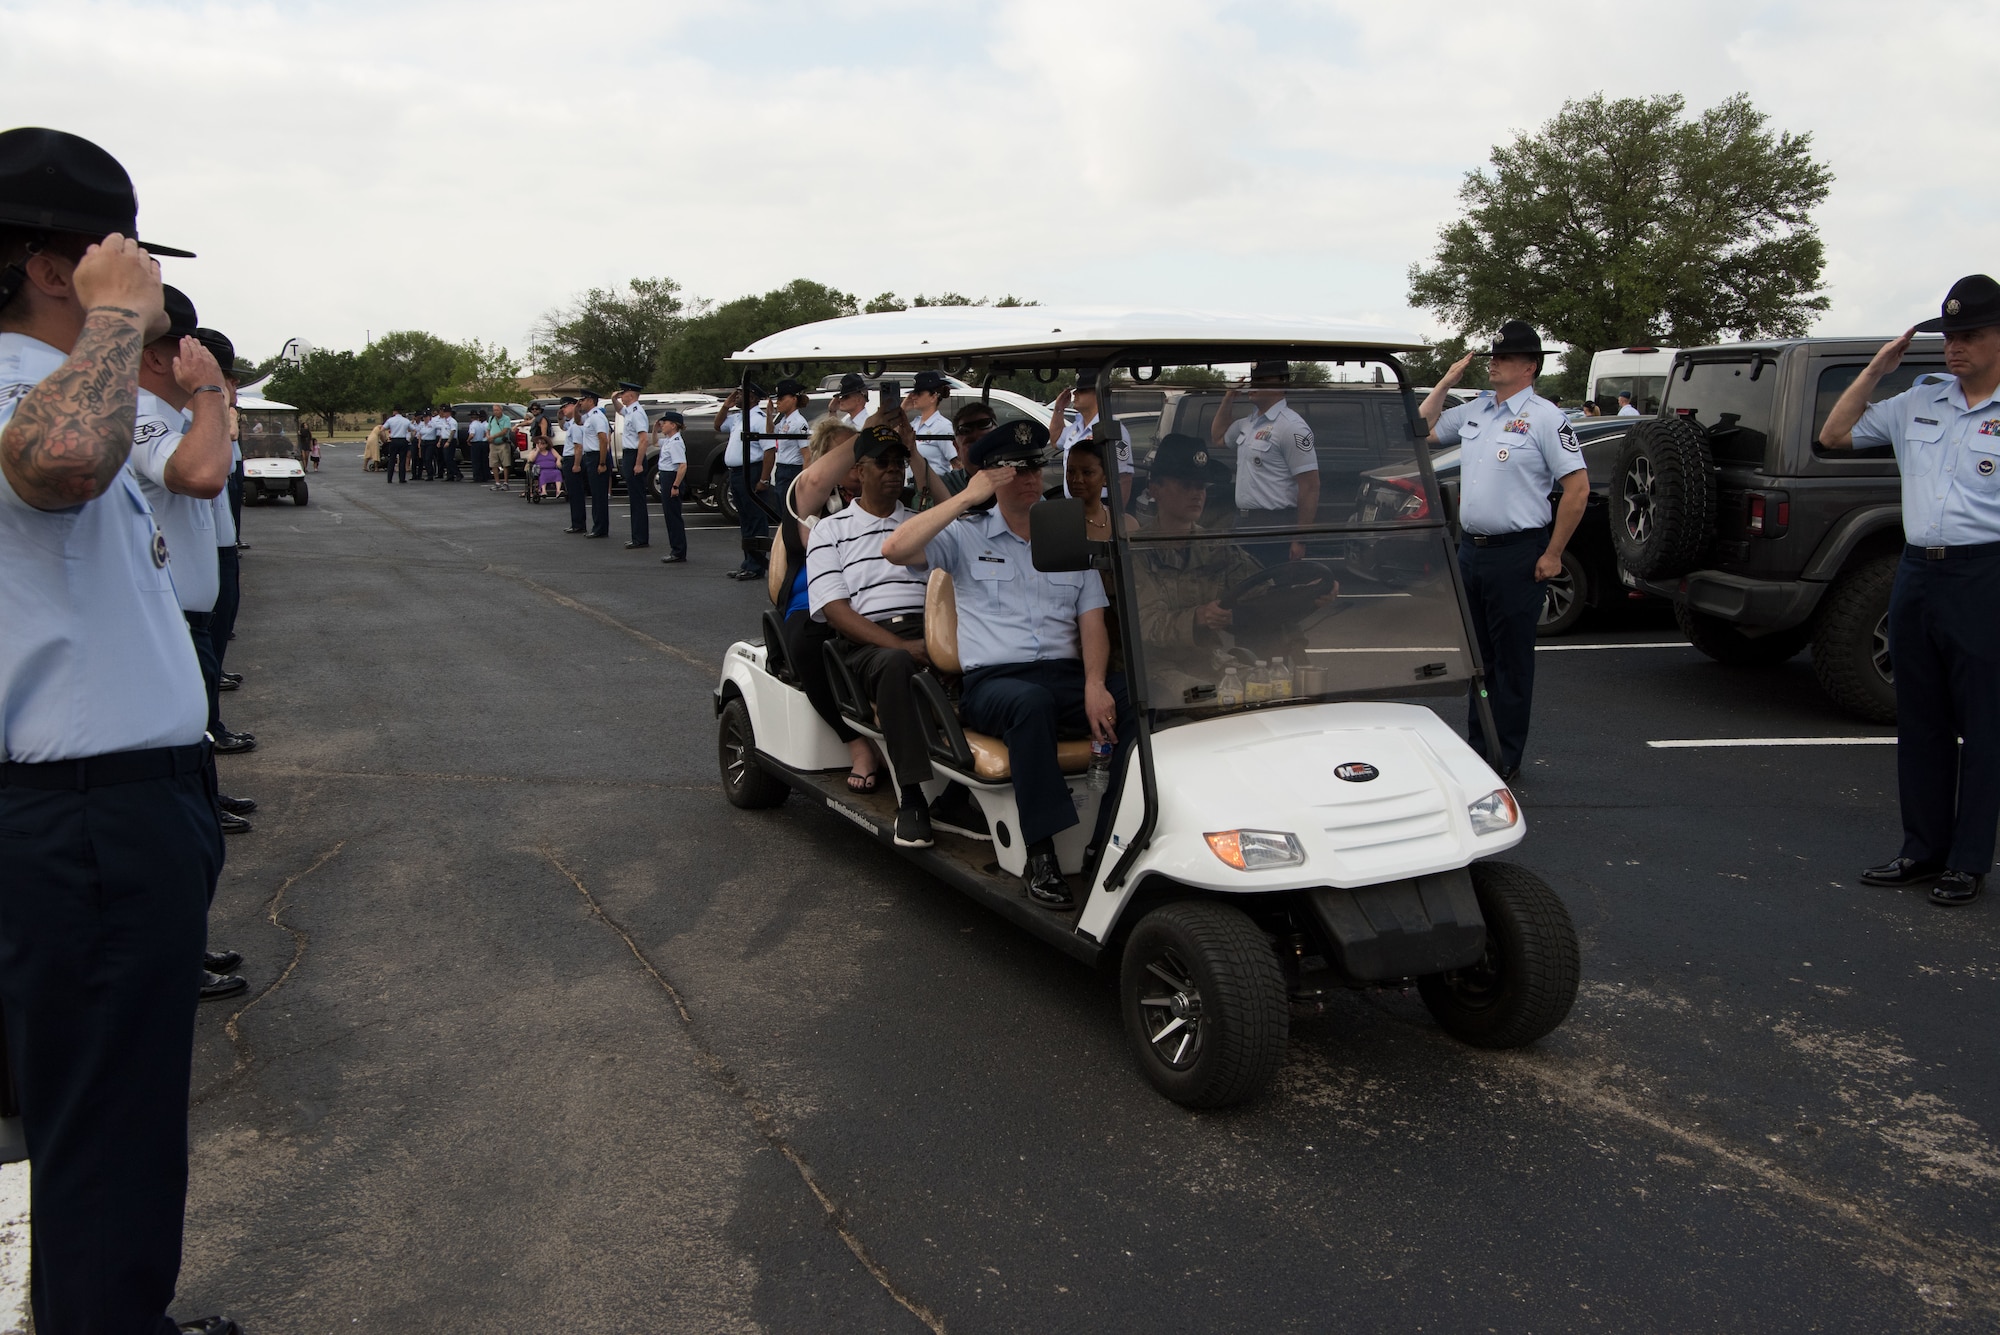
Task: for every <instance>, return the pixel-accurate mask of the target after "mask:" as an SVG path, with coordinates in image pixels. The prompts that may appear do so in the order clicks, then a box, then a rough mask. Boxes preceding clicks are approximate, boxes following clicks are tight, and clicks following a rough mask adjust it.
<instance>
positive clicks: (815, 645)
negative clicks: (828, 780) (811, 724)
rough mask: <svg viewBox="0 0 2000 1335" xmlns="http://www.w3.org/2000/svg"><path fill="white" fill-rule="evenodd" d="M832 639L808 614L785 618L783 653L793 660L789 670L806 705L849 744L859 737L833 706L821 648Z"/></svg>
mask: <svg viewBox="0 0 2000 1335" xmlns="http://www.w3.org/2000/svg"><path fill="white" fill-rule="evenodd" d="M834 638H836V637H835V635H834V633H833V628H832V627H831V626H829V625H827V624H826V623H825V622H824V621H814V620H813V619H812V613H811V612H808V611H805V610H803V609H801V610H799V611H797V612H794V613H792V614H791V615H790V616H788V617H786V618H785V653H786V654H787V655H788V656H789V657H790V658H791V660H792V671H793V672H795V673H797V674H798V678H799V685H800V686H801V687H802V688H804V690H805V693H806V700H807V702H808V703H810V704H811V705H812V707H813V712H814V713H816V714H818V715H819V716H820V717H821V718H823V719H825V720H826V726H827V727H829V728H832V729H833V731H834V734H835V735H836V736H838V737H839V738H840V740H841V741H842V742H851V741H853V740H854V739H855V738H856V737H859V736H860V735H861V734H860V733H858V732H856V731H855V730H854V729H853V728H852V727H850V726H849V725H848V722H847V720H846V718H844V717H843V716H842V715H841V712H840V706H839V705H837V704H835V703H834V700H833V686H832V684H831V683H830V682H829V681H828V680H827V676H826V655H825V653H824V652H823V651H822V648H821V646H823V645H824V644H826V642H827V641H828V640H831V639H834Z"/></svg>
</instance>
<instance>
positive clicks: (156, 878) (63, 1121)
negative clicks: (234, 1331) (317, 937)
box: [0, 747, 222, 1335]
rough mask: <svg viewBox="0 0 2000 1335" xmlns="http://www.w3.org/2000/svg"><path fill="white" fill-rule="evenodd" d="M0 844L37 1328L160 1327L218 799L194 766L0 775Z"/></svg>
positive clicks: (176, 1215) (1, 950) (4, 973)
mask: <svg viewBox="0 0 2000 1335" xmlns="http://www.w3.org/2000/svg"><path fill="white" fill-rule="evenodd" d="M186 750H187V751H188V752H190V753H193V752H194V751H195V748H192V747H189V748H186ZM0 850H4V852H5V857H4V858H0V1009H4V1011H5V1017H6V1026H7V1050H8V1054H9V1057H10V1060H11V1063H12V1067H13V1074H14V1082H15V1086H16V1088H17V1090H18V1091H19V1094H20V1101H21V1119H22V1124H23V1129H24V1130H25V1132H26V1134H27V1142H28V1156H29V1159H30V1162H31V1168H30V1173H31V1183H30V1195H31V1207H30V1208H31V1211H32V1217H33V1220H34V1223H33V1262H32V1286H33V1297H34V1309H35V1324H36V1327H37V1328H38V1329H40V1330H43V1331H49V1332H66V1331H106V1332H109V1331H120V1332H123V1331H132V1332H140V1331H144V1332H148V1335H151V1333H152V1332H161V1333H162V1335H172V1332H173V1331H174V1329H175V1327H174V1323H173V1322H172V1321H170V1320H168V1319H167V1317H166V1315H165V1313H166V1309H167V1304H168V1303H170V1302H172V1301H173V1297H174V1282H175V1279H176V1277H177V1276H178V1275H179V1273H180V1264H181V1221H182V1211H183V1209H184V1206H185V1201H186V1196H187V1162H188V1158H187V1152H188V1141H187V1137H188V1116H187V1105H188V1067H189V1063H190V1061H191V1060H192V1059H193V1054H194V1012H195V1005H196V998H197V989H198V988H199V986H200V984H199V976H200V970H199V968H198V967H197V964H198V962H199V960H200V958H201V951H202V949H203V947H204V946H205V944H206V942H207V927H206V922H207V913H208V900H209V895H210V893H211V891H212V888H213V887H214V885H215V879H216V876H217V875H218V873H219V871H220V869H221V866H222V833H221V830H220V829H219V828H218V827H217V825H216V820H215V805H214V793H213V792H212V790H211V789H210V786H209V781H208V779H207V776H206V774H205V773H204V772H203V768H202V766H201V764H200V762H199V761H196V762H194V763H192V764H191V765H190V766H189V767H188V769H187V772H184V773H179V774H176V775H175V776H174V777H172V778H159V779H146V780H141V781H139V782H135V783H122V784H112V785H108V786H105V787H99V788H92V789H89V790H87V791H83V792H78V791H76V790H74V789H70V790H63V791H49V790H43V789H33V788H25V787H21V786H18V785H9V784H5V783H0Z"/></svg>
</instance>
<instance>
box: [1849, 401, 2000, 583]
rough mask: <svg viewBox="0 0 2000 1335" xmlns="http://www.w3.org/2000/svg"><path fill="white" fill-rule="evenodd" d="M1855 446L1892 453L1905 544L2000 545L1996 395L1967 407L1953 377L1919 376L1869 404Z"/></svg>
mask: <svg viewBox="0 0 2000 1335" xmlns="http://www.w3.org/2000/svg"><path fill="white" fill-rule="evenodd" d="M1854 443H1855V444H1856V445H1888V446H1890V447H1892V448H1893V449H1894V450H1895V451H1896V466H1897V467H1898V468H1899V469H1901V470H1902V473H1903V537H1904V539H1905V540H1906V541H1908V542H1911V543H1914V544H1915V545H1916V546H1918V547H1971V546H1975V545H1977V544H1979V543H1984V542H2000V394H1993V395H1989V396H1988V397H1986V398H1985V399H1983V400H1981V401H1980V402H1979V403H1977V404H1968V403H1966V401H1965V390H1964V389H1963V388H1961V387H1960V385H1959V383H1958V377H1957V376H1949V375H1946V376H1936V377H1931V376H1926V377H1924V378H1923V379H1922V380H1920V381H1919V382H1918V383H1917V384H1915V385H1913V386H1911V387H1910V388H1909V389H1906V390H1904V391H1903V392H1902V393H1901V394H1898V395H1896V397H1894V398H1892V399H1884V400H1882V401H1881V402H1880V403H1871V404H1869V405H1868V411H1867V412H1865V413H1863V414H1861V421H1860V423H1859V424H1858V425H1857V426H1856V427H1855V428H1854Z"/></svg>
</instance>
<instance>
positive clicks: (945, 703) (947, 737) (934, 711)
mask: <svg viewBox="0 0 2000 1335" xmlns="http://www.w3.org/2000/svg"><path fill="white" fill-rule="evenodd" d="M924 650H925V652H926V653H928V654H929V655H930V660H931V669H932V672H938V673H943V674H945V675H947V676H950V677H954V678H955V677H957V676H958V675H959V673H960V671H961V669H960V667H959V662H958V594H957V591H956V590H954V589H953V588H952V583H951V575H950V574H949V573H948V572H946V571H943V570H933V571H931V577H930V580H929V582H928V583H926V584H925V586H924ZM916 690H917V715H918V717H920V718H921V719H923V720H924V724H925V731H926V732H927V733H928V734H929V742H930V749H931V759H932V760H933V761H935V762H936V763H938V764H940V765H943V766H945V767H946V768H948V769H953V770H957V771H958V772H959V773H961V774H964V775H968V776H970V777H971V778H974V779H977V780H978V781H979V782H981V783H1006V782H1007V781H1008V780H1009V779H1011V778H1012V777H1013V775H1014V766H1013V762H1012V761H1011V760H1010V759H1009V758H1008V756H1007V743H1005V742H1003V741H1001V740H1000V739H999V738H998V737H992V736H988V735H987V734H986V733H983V732H974V731H973V730H972V729H970V728H968V727H965V726H964V725H963V724H961V723H960V722H959V721H958V708H957V706H956V705H954V704H953V703H952V701H951V697H950V695H948V694H947V693H946V691H945V688H944V686H943V684H942V683H940V682H939V681H938V679H937V677H935V676H933V675H932V674H931V672H921V673H918V674H917V678H916ZM1056 764H1057V765H1058V766H1060V767H1061V769H1062V772H1063V773H1065V774H1081V773H1083V772H1084V771H1085V770H1087V769H1089V768H1090V739H1089V738H1088V737H1085V738H1082V739H1081V740H1058V741H1057V742H1056Z"/></svg>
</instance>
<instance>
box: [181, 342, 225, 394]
mask: <svg viewBox="0 0 2000 1335" xmlns="http://www.w3.org/2000/svg"><path fill="white" fill-rule="evenodd" d="M174 383H175V384H177V385H179V386H180V387H181V388H182V389H184V390H187V391H188V392H189V393H190V394H192V393H193V392H194V391H195V390H198V389H200V388H201V387H202V386H203V385H220V384H222V365H221V363H219V362H217V361H216V360H215V354H214V353H212V352H210V351H209V350H208V347H207V345H206V344H204V343H203V342H202V341H201V340H200V339H198V338H196V337H194V336H193V335H192V334H186V335H183V336H182V337H181V346H180V351H179V352H178V353H176V354H175V355H174ZM224 406H227V405H224Z"/></svg>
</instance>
